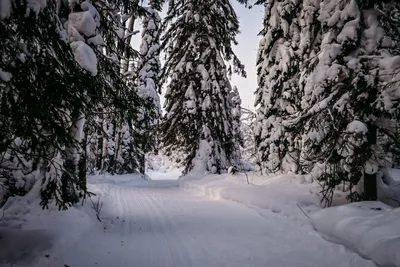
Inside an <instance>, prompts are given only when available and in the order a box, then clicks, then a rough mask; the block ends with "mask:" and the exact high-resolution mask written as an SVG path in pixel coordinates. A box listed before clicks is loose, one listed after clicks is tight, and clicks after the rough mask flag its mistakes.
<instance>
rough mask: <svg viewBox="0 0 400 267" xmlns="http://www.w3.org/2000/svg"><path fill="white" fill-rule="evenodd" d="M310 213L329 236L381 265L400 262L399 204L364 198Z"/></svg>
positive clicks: (323, 232)
mask: <svg viewBox="0 0 400 267" xmlns="http://www.w3.org/2000/svg"><path fill="white" fill-rule="evenodd" d="M310 217H311V223H312V224H313V226H314V228H315V229H316V230H317V231H318V232H319V233H320V234H321V235H322V236H323V237H324V238H326V239H327V240H329V241H332V242H334V243H337V244H341V245H343V246H345V247H347V248H349V249H351V250H353V251H355V252H357V253H359V254H360V255H361V256H363V257H364V258H366V259H370V260H373V261H374V262H375V263H376V264H377V265H378V266H383V267H396V266H400V227H399V225H400V208H396V209H392V208H391V207H390V206H388V205H386V204H384V203H381V202H361V203H351V204H348V205H344V206H339V207H332V208H327V209H323V210H320V211H317V212H315V213H313V214H312V215H311V216H310Z"/></svg>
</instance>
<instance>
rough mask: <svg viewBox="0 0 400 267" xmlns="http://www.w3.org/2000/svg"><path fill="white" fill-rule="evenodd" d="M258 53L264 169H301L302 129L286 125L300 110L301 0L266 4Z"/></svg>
mask: <svg viewBox="0 0 400 267" xmlns="http://www.w3.org/2000/svg"><path fill="white" fill-rule="evenodd" d="M265 10H266V11H265V18H264V29H263V31H262V32H261V34H262V36H263V38H262V39H261V41H260V48H259V52H258V56H257V74H258V88H257V91H256V101H255V106H256V114H257V122H256V130H255V140H256V147H257V151H258V159H259V161H260V162H259V163H258V164H259V165H260V168H261V171H262V172H264V173H276V172H281V171H283V172H286V171H291V172H297V171H298V164H299V138H298V136H299V128H297V127H293V126H292V125H290V124H285V120H289V119H290V118H291V117H296V116H297V115H298V112H299V111H300V99H301V93H300V91H299V84H298V83H299V73H300V69H299V68H300V65H301V63H300V62H301V60H302V58H301V54H300V31H301V29H300V20H299V14H300V10H301V1H292V0H284V1H278V0H272V1H269V2H268V4H267V5H266V7H265Z"/></svg>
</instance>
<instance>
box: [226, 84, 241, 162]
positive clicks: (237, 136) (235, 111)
mask: <svg viewBox="0 0 400 267" xmlns="http://www.w3.org/2000/svg"><path fill="white" fill-rule="evenodd" d="M229 95H230V96H229V99H230V102H231V106H232V109H231V113H232V119H233V120H232V132H233V138H234V139H233V142H234V145H235V149H234V152H235V153H232V155H231V162H238V163H239V165H238V166H234V167H238V168H239V169H238V170H241V169H242V164H241V162H240V161H241V158H242V155H241V149H242V147H243V133H242V128H241V124H242V123H241V117H242V107H241V104H242V100H241V99H240V95H239V91H238V88H237V87H236V86H233V87H232V90H231V92H230V93H229Z"/></svg>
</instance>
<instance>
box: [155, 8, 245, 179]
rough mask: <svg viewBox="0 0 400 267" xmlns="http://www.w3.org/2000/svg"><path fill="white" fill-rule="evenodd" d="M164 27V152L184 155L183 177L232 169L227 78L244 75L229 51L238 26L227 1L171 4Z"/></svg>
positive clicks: (231, 132)
mask: <svg viewBox="0 0 400 267" xmlns="http://www.w3.org/2000/svg"><path fill="white" fill-rule="evenodd" d="M164 27H166V28H167V29H166V32H165V34H164V35H163V37H162V41H163V45H162V46H163V47H165V48H166V63H165V65H164V68H163V71H162V78H163V81H166V80H167V79H169V83H168V86H167V91H166V93H165V105H164V107H165V110H166V114H165V116H164V121H163V123H162V125H161V127H160V128H161V129H160V130H161V136H162V142H163V145H164V146H165V148H166V152H167V153H169V154H171V153H175V151H180V152H183V153H184V154H186V155H187V156H186V162H185V165H186V168H185V172H188V171H189V170H191V169H193V168H194V167H196V169H199V170H207V171H210V172H212V173H220V172H221V171H223V170H226V169H227V168H228V167H229V166H230V165H233V166H236V165H237V164H238V162H231V158H232V156H233V155H235V153H236V151H235V149H236V147H235V144H234V142H233V140H234V132H233V128H232V123H233V117H232V113H231V108H232V104H231V102H230V101H229V93H230V91H231V85H230V82H229V80H228V75H229V74H231V73H232V72H237V73H239V74H242V75H245V73H244V70H243V65H242V64H241V63H240V61H239V59H238V58H237V57H236V55H235V54H234V52H233V50H232V45H234V44H236V43H237V42H236V39H235V36H236V34H237V33H238V31H239V22H238V19H237V17H236V14H235V12H234V10H233V8H232V6H231V4H230V2H229V1H227V0H217V1H205V0H201V1H194V0H187V1H184V0H177V1H172V2H170V7H169V11H168V14H167V17H166V23H165V24H164ZM225 62H230V65H229V66H228V67H227V66H226V63H225Z"/></svg>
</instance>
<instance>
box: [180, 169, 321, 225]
mask: <svg viewBox="0 0 400 267" xmlns="http://www.w3.org/2000/svg"><path fill="white" fill-rule="evenodd" d="M248 176H249V178H248V179H249V183H250V184H248V182H247V178H246V176H245V175H244V174H241V173H239V174H235V175H229V174H226V175H210V174H207V175H204V174H199V173H197V174H194V173H193V172H192V173H189V174H188V175H186V176H183V177H181V178H180V179H179V186H180V187H184V188H187V189H190V190H194V191H197V192H198V193H200V194H202V195H206V196H209V197H211V198H215V199H227V200H231V201H235V202H239V203H243V204H244V205H246V206H248V207H250V208H252V209H255V210H257V211H258V212H259V213H260V214H261V215H263V214H265V213H269V214H270V213H271V212H273V213H277V214H281V215H284V216H287V217H290V218H292V219H294V220H307V219H308V218H307V217H306V216H305V215H304V213H303V211H304V212H305V213H310V212H313V211H316V210H319V209H321V207H320V204H319V203H320V196H319V191H320V188H319V186H318V185H317V184H315V183H306V182H305V179H303V177H302V176H295V175H281V176H275V177H265V176H259V175H255V174H253V173H250V174H248ZM299 206H300V207H301V209H302V210H303V211H302V210H301V209H300V208H299Z"/></svg>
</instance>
